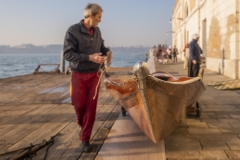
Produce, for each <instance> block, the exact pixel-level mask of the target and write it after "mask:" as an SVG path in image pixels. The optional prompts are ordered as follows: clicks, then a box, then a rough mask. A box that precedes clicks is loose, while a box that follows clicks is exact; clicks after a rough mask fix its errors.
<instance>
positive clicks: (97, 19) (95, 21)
mask: <svg viewBox="0 0 240 160" xmlns="http://www.w3.org/2000/svg"><path fill="white" fill-rule="evenodd" d="M91 17H92V26H93V27H97V25H98V23H99V22H101V18H102V11H99V12H98V14H96V15H95V16H93V15H92V16H91Z"/></svg>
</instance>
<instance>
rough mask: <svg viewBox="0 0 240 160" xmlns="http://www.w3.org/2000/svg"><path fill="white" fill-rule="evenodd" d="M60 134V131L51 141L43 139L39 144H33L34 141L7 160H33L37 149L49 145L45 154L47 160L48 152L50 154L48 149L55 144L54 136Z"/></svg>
mask: <svg viewBox="0 0 240 160" xmlns="http://www.w3.org/2000/svg"><path fill="white" fill-rule="evenodd" d="M58 135H60V133H57V134H56V135H54V136H52V137H51V139H50V140H49V141H46V140H43V142H42V143H40V144H37V145H32V143H30V147H27V148H25V150H23V151H22V152H20V153H19V154H18V155H17V156H16V157H13V158H11V157H9V158H8V159H7V160H11V159H13V160H32V158H33V157H35V156H36V155H37V151H38V150H40V149H42V148H44V147H45V146H48V147H47V149H46V152H45V156H44V159H43V160H46V158H47V154H48V150H49V148H50V147H51V146H52V145H53V144H54V141H55V140H54V138H55V137H56V136H58Z"/></svg>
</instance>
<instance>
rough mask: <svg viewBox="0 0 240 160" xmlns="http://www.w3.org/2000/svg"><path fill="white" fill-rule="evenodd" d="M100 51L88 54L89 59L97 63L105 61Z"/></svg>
mask: <svg viewBox="0 0 240 160" xmlns="http://www.w3.org/2000/svg"><path fill="white" fill-rule="evenodd" d="M101 54H102V53H94V54H92V55H89V61H92V62H95V63H98V64H103V63H104V61H105V58H104V57H103V56H101Z"/></svg>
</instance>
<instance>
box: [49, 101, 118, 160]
mask: <svg viewBox="0 0 240 160" xmlns="http://www.w3.org/2000/svg"><path fill="white" fill-rule="evenodd" d="M114 108H115V107H114V106H110V105H104V106H103V107H101V108H100V109H99V110H98V112H97V115H96V121H95V124H94V127H93V130H92V135H91V139H93V137H95V135H96V134H98V131H99V128H100V127H101V126H103V124H104V123H105V122H104V121H106V120H107V119H108V118H109V117H111V116H110V115H112V114H113V113H112V111H113V109H114ZM118 114H119V113H118ZM69 144H71V145H70V146H68V147H67V149H66V150H65V152H58V154H55V156H53V157H52V158H51V159H52V160H55V159H68V160H76V159H77V158H78V157H79V156H80V154H81V152H82V151H81V148H80V146H79V145H80V141H79V138H78V134H76V135H75V136H73V138H72V140H71V141H69Z"/></svg>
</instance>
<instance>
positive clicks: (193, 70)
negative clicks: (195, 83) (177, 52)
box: [188, 33, 201, 77]
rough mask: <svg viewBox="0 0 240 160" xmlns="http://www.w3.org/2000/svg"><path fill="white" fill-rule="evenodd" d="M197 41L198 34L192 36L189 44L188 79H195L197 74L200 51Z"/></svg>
mask: <svg viewBox="0 0 240 160" xmlns="http://www.w3.org/2000/svg"><path fill="white" fill-rule="evenodd" d="M198 40H199V34H197V33H195V34H193V40H192V41H191V42H190V44H189V52H190V57H189V62H188V66H189V67H188V77H197V76H198V73H199V69H200V54H201V49H200V47H199V45H198V43H197V41H198Z"/></svg>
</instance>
